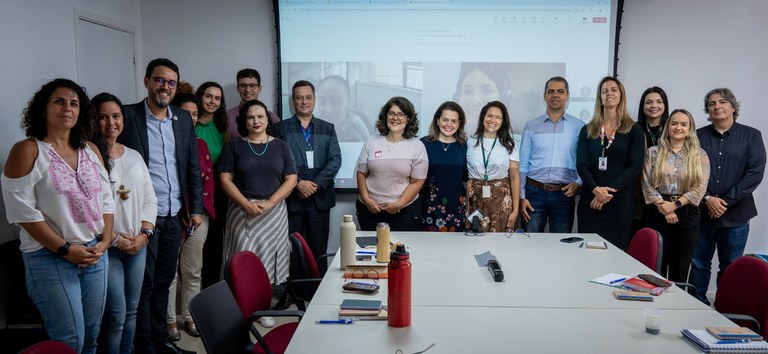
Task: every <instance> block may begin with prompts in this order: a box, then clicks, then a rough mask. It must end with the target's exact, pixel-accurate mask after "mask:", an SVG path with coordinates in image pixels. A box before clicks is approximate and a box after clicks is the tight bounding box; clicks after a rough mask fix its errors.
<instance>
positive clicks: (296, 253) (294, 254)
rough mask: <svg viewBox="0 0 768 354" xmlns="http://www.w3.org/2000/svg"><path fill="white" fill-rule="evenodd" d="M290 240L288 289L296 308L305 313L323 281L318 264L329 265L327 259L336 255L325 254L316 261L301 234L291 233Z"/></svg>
mask: <svg viewBox="0 0 768 354" xmlns="http://www.w3.org/2000/svg"><path fill="white" fill-rule="evenodd" d="M288 238H289V240H290V242H291V273H290V277H289V279H288V285H287V287H286V289H287V290H288V293H289V294H290V296H291V298H292V299H293V302H294V304H296V308H298V309H299V310H301V311H305V310H306V309H307V308H306V304H305V303H306V302H308V301H311V300H312V297H313V296H314V295H315V291H317V287H318V286H319V285H320V281H321V280H322V279H323V277H322V276H321V275H320V267H319V266H318V262H326V263H327V261H326V258H328V257H329V256H333V255H334V254H333V253H329V254H324V255H321V256H320V257H318V258H317V260H315V257H314V255H313V254H312V250H310V248H309V245H308V244H307V241H306V240H304V237H302V236H301V234H300V233H298V232H294V233H291V234H289V235H288Z"/></svg>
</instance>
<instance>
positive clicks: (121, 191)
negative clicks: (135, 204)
mask: <svg viewBox="0 0 768 354" xmlns="http://www.w3.org/2000/svg"><path fill="white" fill-rule="evenodd" d="M118 151H119V150H118ZM123 155H124V154H121V155H120V157H118V158H113V159H112V161H113V162H114V161H116V160H117V161H119V162H120V181H122V180H123V178H125V171H124V170H123ZM114 167H115V166H112V168H114ZM115 182H117V181H115ZM128 193H131V189H130V188H126V187H125V185H124V184H122V183H121V184H120V187H118V188H117V195H119V196H120V200H128V198H130V195H128Z"/></svg>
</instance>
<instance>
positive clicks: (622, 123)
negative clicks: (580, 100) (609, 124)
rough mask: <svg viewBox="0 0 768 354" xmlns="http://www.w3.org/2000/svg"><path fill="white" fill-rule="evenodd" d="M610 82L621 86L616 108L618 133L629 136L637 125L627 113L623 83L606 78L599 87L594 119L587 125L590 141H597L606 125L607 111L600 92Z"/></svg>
mask: <svg viewBox="0 0 768 354" xmlns="http://www.w3.org/2000/svg"><path fill="white" fill-rule="evenodd" d="M608 81H613V82H615V83H616V85H617V86H619V92H621V99H619V106H618V107H616V111H617V112H616V113H618V115H619V119H618V124H617V126H616V131H617V132H619V133H622V134H628V133H629V131H630V130H632V124H635V121H633V120H632V117H631V116H630V115H629V111H627V93H626V91H625V90H624V85H622V84H621V81H619V79H617V78H615V77H611V76H606V77H604V78H603V79H602V80H600V84H599V85H597V97H596V98H595V113H594V115H593V116H592V119H591V120H590V121H589V123H587V135H588V137H589V138H590V139H595V138H597V137H598V136H599V135H600V129H601V128H602V127H603V124H604V123H605V112H604V111H603V110H604V109H605V103H604V102H603V98H602V97H601V96H602V95H601V94H600V92H601V91H602V89H603V84H605V83H606V82H608Z"/></svg>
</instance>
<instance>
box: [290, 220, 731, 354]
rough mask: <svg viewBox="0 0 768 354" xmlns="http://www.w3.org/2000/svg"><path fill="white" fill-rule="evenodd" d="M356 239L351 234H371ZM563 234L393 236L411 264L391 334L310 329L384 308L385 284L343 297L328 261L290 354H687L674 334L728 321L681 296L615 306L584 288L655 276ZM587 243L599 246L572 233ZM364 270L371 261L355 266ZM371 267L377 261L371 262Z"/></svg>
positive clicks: (335, 267) (364, 324)
mask: <svg viewBox="0 0 768 354" xmlns="http://www.w3.org/2000/svg"><path fill="white" fill-rule="evenodd" d="M372 235H374V233H372V232H358V236H372ZM566 236H571V235H561V234H560V235H558V234H530V238H529V237H526V236H525V235H520V234H516V235H513V236H512V237H511V238H507V237H505V236H504V234H487V235H486V236H482V237H467V236H464V235H463V234H459V233H456V234H446V233H421V232H407V233H406V232H393V233H392V237H393V239H396V240H399V241H401V242H402V243H404V244H406V246H407V247H408V251H409V253H410V255H411V262H412V264H413V282H412V288H413V292H412V302H413V306H412V324H411V326H410V327H406V328H392V327H389V326H387V323H386V321H358V322H355V323H354V324H351V325H318V324H315V321H316V320H320V319H335V318H337V317H338V309H339V304H340V303H341V301H342V300H343V299H347V298H360V299H378V300H382V302H383V303H386V301H387V281H386V280H382V281H379V284H380V285H381V289H380V291H379V293H378V294H375V295H358V294H349V293H343V292H342V289H341V287H342V285H343V284H344V282H345V280H344V279H343V278H342V274H343V271H342V270H341V269H340V268H339V263H338V262H339V260H338V257H336V259H334V262H333V263H332V264H331V266H330V269H329V270H328V272H327V273H326V276H325V278H324V279H323V281H322V283H321V285H320V287H319V289H318V291H317V293H316V294H315V296H314V298H313V300H312V302H311V303H310V305H309V307H308V309H307V312H306V314H305V316H304V319H303V320H302V321H301V324H300V325H299V328H298V329H297V332H296V333H295V334H294V336H293V339H292V341H291V344H290V345H289V347H288V351H287V352H288V353H353V352H361V353H362V352H365V353H394V351H395V350H396V349H398V348H399V349H402V350H403V352H404V353H413V352H417V351H419V350H423V349H425V348H426V347H428V346H429V345H430V344H432V343H435V344H436V346H435V347H434V348H432V349H430V350H429V351H428V352H427V353H429V354H432V353H510V352H519V353H556V352H569V353H618V352H622V353H648V352H654V351H655V352H658V353H695V352H696V351H695V349H694V347H693V346H691V345H690V344H688V343H687V342H685V341H684V340H683V339H682V337H681V335H680V330H681V329H683V328H703V327H704V326H705V325H718V326H732V325H734V324H733V323H732V322H731V321H729V320H728V319H726V318H725V317H723V316H722V315H720V314H719V313H717V312H715V311H714V310H712V309H711V308H709V307H708V306H706V305H704V304H702V303H701V302H699V301H698V300H696V299H695V298H693V297H692V296H690V295H688V294H686V293H685V292H684V291H682V290H680V289H677V288H675V289H671V290H669V291H667V292H665V293H663V294H662V295H660V296H658V297H655V301H654V302H652V303H649V302H640V301H619V300H616V299H614V298H613V295H612V291H613V290H615V289H614V288H611V287H608V286H604V285H599V284H594V283H590V282H589V280H590V279H594V278H597V277H599V276H602V275H605V274H608V273H619V274H625V275H630V276H631V275H637V274H639V273H653V272H652V271H651V270H650V269H648V268H647V267H645V266H643V265H642V264H641V263H639V262H637V261H636V260H634V259H633V258H632V257H630V256H628V255H627V254H625V253H624V252H622V251H621V250H618V249H616V248H614V247H612V246H611V245H610V244H609V245H608V249H607V250H595V249H586V248H579V244H580V243H571V244H566V243H562V242H560V241H559V240H560V238H563V237H566ZM578 236H580V237H583V238H584V239H585V240H586V241H603V239H602V238H601V237H600V236H598V235H595V234H580V235H578ZM485 251H490V252H491V253H493V254H494V255H495V256H496V257H497V258H498V259H499V262H500V263H501V265H502V270H503V271H504V281H503V282H500V283H496V282H494V281H493V280H492V279H491V276H490V274H489V273H488V270H487V269H486V268H485V267H479V266H478V265H477V262H476V261H475V259H474V257H473V255H475V254H480V253H483V252H485ZM361 263H369V262H358V264H361ZM370 263H375V262H370ZM645 307H656V308H661V309H664V311H665V315H664V317H663V319H662V333H661V334H659V335H651V334H647V333H645V331H644V322H643V310H642V309H643V308H645Z"/></svg>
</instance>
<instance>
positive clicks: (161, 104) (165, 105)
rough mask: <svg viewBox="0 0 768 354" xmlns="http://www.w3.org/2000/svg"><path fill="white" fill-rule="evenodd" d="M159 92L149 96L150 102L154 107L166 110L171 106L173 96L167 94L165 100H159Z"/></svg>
mask: <svg viewBox="0 0 768 354" xmlns="http://www.w3.org/2000/svg"><path fill="white" fill-rule="evenodd" d="M160 93H161V91H155V92H153V93H152V95H150V97H149V98H150V99H151V100H152V103H154V104H155V105H156V106H158V107H160V108H168V106H169V105H170V104H171V100H173V94H172V93H171V92H169V93H168V98H167V99H161V98H160Z"/></svg>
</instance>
